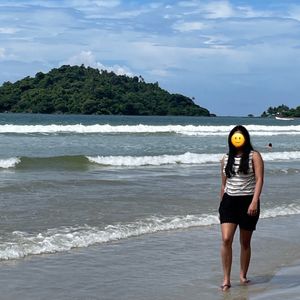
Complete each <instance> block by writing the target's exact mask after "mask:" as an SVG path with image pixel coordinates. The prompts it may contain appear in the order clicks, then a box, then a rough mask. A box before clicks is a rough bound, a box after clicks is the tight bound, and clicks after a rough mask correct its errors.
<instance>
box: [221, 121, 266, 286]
mask: <svg viewBox="0 0 300 300" xmlns="http://www.w3.org/2000/svg"><path fill="white" fill-rule="evenodd" d="M228 146H229V153H228V154H226V155H225V156H224V157H223V159H222V161H221V173H222V185H221V195H220V196H221V202H220V207H219V214H220V222H221V231H222V247H221V257H222V265H223V272H224V280H223V283H222V286H221V288H222V290H223V291H226V290H228V289H229V288H230V287H231V283H230V272H231V264H232V243H233V238H234V234H235V231H236V228H237V226H239V230H240V246H241V253H240V281H241V283H242V284H246V283H248V282H249V280H248V279H247V271H248V267H249V263H250V257H251V245H250V243H251V237H252V233H253V231H254V230H255V228H256V224H257V221H258V218H259V212H260V205H259V197H260V194H261V191H262V186H263V178H264V163H263V160H262V157H261V155H260V153H259V152H258V151H255V150H254V149H253V147H252V145H251V141H250V135H249V133H248V131H247V129H246V128H245V127H244V126H241V125H238V126H235V127H234V128H233V129H232V130H231V132H230V134H229V136H228Z"/></svg>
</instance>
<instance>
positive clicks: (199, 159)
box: [87, 151, 300, 167]
mask: <svg viewBox="0 0 300 300" xmlns="http://www.w3.org/2000/svg"><path fill="white" fill-rule="evenodd" d="M223 155H224V154H222V153H217V154H208V153H202V154H201V153H199V154H198V153H191V152H186V153H184V154H179V155H157V156H87V158H88V160H89V161H91V162H93V163H97V164H100V165H107V166H128V167H134V166H146V165H149V166H160V165H174V164H207V163H219V162H220V160H221V159H222V157H223ZM262 156H263V159H264V160H265V161H285V160H299V159H300V151H291V152H268V153H267V152H265V153H262Z"/></svg>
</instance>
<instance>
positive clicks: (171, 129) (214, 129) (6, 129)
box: [0, 124, 300, 136]
mask: <svg viewBox="0 0 300 300" xmlns="http://www.w3.org/2000/svg"><path fill="white" fill-rule="evenodd" d="M233 127H234V125H226V126H213V125H161V126H159V125H144V124H138V125H110V124H94V125H82V124H74V125H58V124H51V125H14V124H5V125H0V133H23V134H26V133H64V132H65V133H68V132H73V133H178V134H184V135H203V136H206V135H227V134H228V133H229V131H230V130H231V129H232V128H233ZM246 128H247V129H248V130H249V131H250V133H251V134H252V135H264V136H265V135H277V134H293V135H298V134H300V125H290V126H266V125H246Z"/></svg>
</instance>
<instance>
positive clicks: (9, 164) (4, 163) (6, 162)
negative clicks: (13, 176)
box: [0, 157, 21, 169]
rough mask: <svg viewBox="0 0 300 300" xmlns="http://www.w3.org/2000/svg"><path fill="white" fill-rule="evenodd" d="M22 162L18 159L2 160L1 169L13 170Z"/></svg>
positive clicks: (0, 162) (0, 161)
mask: <svg viewBox="0 0 300 300" xmlns="http://www.w3.org/2000/svg"><path fill="white" fill-rule="evenodd" d="M20 162H21V160H20V159H19V158H17V157H11V158H7V159H0V168H2V169H8V168H13V167H15V166H16V165H17V164H18V163H20Z"/></svg>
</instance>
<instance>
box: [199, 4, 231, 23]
mask: <svg viewBox="0 0 300 300" xmlns="http://www.w3.org/2000/svg"><path fill="white" fill-rule="evenodd" d="M203 8H204V11H205V13H206V16H207V18H211V19H218V18H230V17H233V16H234V15H235V11H234V9H233V7H232V6H231V4H230V3H229V2H228V1H218V2H210V3H208V4H206V5H204V6H203Z"/></svg>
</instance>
